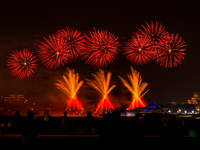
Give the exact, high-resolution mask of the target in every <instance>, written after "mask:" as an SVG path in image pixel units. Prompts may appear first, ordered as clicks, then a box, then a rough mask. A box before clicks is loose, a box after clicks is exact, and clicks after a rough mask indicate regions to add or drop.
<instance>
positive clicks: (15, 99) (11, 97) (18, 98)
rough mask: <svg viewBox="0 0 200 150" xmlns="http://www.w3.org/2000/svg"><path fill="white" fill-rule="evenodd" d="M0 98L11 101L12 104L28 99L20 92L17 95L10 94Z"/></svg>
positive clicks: (21, 102)
mask: <svg viewBox="0 0 200 150" xmlns="http://www.w3.org/2000/svg"><path fill="white" fill-rule="evenodd" d="M1 100H2V101H4V102H8V103H12V104H23V103H26V102H27V101H28V100H27V99H26V98H25V96H24V95H21V94H18V95H15V94H10V95H8V96H2V97H1Z"/></svg>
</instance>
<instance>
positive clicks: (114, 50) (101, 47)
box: [83, 28, 120, 67]
mask: <svg viewBox="0 0 200 150" xmlns="http://www.w3.org/2000/svg"><path fill="white" fill-rule="evenodd" d="M85 38H86V44H85V48H86V51H85V53H84V54H83V59H86V64H90V65H91V66H96V67H104V66H107V65H108V64H110V63H111V62H113V60H114V59H115V57H116V56H117V54H118V51H119V49H118V47H119V46H120V44H119V41H117V40H118V37H116V36H115V35H114V34H113V33H111V32H108V31H107V30H96V29H95V28H94V31H89V35H86V34H85Z"/></svg>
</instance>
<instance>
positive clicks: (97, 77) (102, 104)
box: [86, 69, 116, 112]
mask: <svg viewBox="0 0 200 150" xmlns="http://www.w3.org/2000/svg"><path fill="white" fill-rule="evenodd" d="M111 75H112V73H111V72H108V73H107V76H106V77H105V73H104V71H103V70H101V69H99V72H97V73H96V74H92V76H93V77H94V80H89V79H86V81H87V83H88V84H89V85H91V86H92V87H93V88H95V89H96V90H97V91H99V93H100V94H101V96H102V99H101V100H100V101H99V103H98V105H97V108H96V112H97V111H98V110H99V109H100V108H101V110H103V109H104V108H105V110H106V109H114V105H113V104H112V103H111V101H110V100H109V98H108V94H109V93H110V92H111V91H112V90H113V89H114V88H115V87H116V85H112V86H111V87H110V88H109V85H110V79H111Z"/></svg>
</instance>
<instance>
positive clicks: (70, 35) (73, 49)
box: [56, 27, 85, 61]
mask: <svg viewBox="0 0 200 150" xmlns="http://www.w3.org/2000/svg"><path fill="white" fill-rule="evenodd" d="M56 38H59V39H60V38H61V39H64V44H65V50H66V52H67V53H68V54H69V59H70V61H71V60H73V59H77V57H78V56H79V55H82V54H83V51H84V49H85V47H84V46H85V39H84V38H83V36H81V32H78V31H77V30H72V29H70V28H68V27H66V29H61V30H58V31H57V33H56Z"/></svg>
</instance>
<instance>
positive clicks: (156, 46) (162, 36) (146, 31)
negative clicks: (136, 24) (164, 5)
mask: <svg viewBox="0 0 200 150" xmlns="http://www.w3.org/2000/svg"><path fill="white" fill-rule="evenodd" d="M145 22H146V27H145V26H143V25H141V26H142V27H143V30H141V29H138V30H139V31H140V34H141V35H143V36H148V37H149V38H150V40H151V42H152V43H153V46H152V50H153V51H154V54H157V55H159V52H160V41H165V40H166V35H167V34H168V32H167V31H166V30H165V27H162V24H161V23H160V25H158V22H157V21H156V24H155V26H154V24H153V22H152V21H151V25H150V24H148V22H147V21H145Z"/></svg>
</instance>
